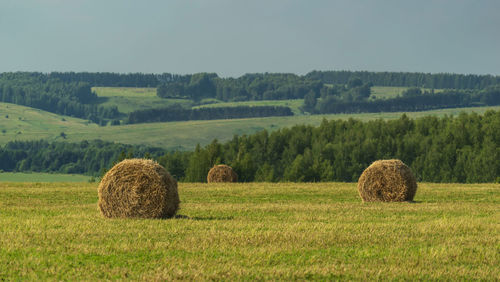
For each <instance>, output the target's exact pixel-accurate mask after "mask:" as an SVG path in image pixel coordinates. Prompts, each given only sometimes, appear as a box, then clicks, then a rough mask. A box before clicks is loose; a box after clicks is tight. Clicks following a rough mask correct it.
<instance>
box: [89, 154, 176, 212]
mask: <svg viewBox="0 0 500 282" xmlns="http://www.w3.org/2000/svg"><path fill="white" fill-rule="evenodd" d="M98 193H99V203H98V205H99V208H100V210H101V213H102V215H104V216H105V217H139V218H167V217H172V216H174V215H175V213H176V212H177V210H178V208H179V195H178V193H177V181H175V179H174V178H173V177H172V176H170V174H169V173H168V172H167V171H166V170H165V169H164V168H163V167H162V166H161V165H159V164H158V163H156V162H154V161H152V160H144V159H128V160H124V161H122V162H120V163H118V164H116V165H115V166H114V167H113V168H111V169H110V170H109V171H108V172H107V173H106V174H105V175H104V177H103V178H102V180H101V183H100V184H99V188H98Z"/></svg>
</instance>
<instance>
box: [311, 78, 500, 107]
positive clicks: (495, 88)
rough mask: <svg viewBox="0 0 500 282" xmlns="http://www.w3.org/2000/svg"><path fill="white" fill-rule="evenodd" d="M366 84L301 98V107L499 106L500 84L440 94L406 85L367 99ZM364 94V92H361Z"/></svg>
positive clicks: (446, 91) (445, 91)
mask: <svg viewBox="0 0 500 282" xmlns="http://www.w3.org/2000/svg"><path fill="white" fill-rule="evenodd" d="M363 88H365V89H369V88H367V85H366V84H365V85H363V86H360V87H354V88H350V89H347V90H345V91H343V92H334V93H333V94H330V93H328V94H327V95H324V96H322V98H321V100H318V99H317V98H316V96H314V95H307V96H306V97H305V98H304V105H303V109H304V110H305V111H308V112H311V113H316V114H318V113H319V114H333V113H366V112H403V111H412V112H413V111H425V110H432V109H443V108H462V107H478V106H495V105H500V85H492V86H488V87H486V88H485V89H483V90H444V91H442V92H440V93H434V91H432V90H431V91H427V90H426V91H422V90H421V89H420V88H409V89H408V90H406V91H404V92H403V93H402V95H400V96H398V97H395V98H391V99H375V100H371V99H368V97H369V95H370V94H369V93H370V91H369V90H366V91H364V90H363ZM361 93H365V94H361Z"/></svg>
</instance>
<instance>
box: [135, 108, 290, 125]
mask: <svg viewBox="0 0 500 282" xmlns="http://www.w3.org/2000/svg"><path fill="white" fill-rule="evenodd" d="M291 115H293V112H292V110H291V109H290V108H289V107H282V106H237V107H213V108H212V107H210V108H196V109H186V108H182V106H180V105H172V106H168V107H164V108H153V109H146V110H137V111H134V112H131V113H129V114H128V116H127V119H126V123H129V124H132V123H146V122H167V121H186V120H214V119H236V118H255V117H270V116H291Z"/></svg>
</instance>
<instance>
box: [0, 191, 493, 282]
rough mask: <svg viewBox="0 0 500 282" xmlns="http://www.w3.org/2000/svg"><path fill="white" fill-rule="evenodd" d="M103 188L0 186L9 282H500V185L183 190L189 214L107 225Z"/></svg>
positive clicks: (2, 251)
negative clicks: (401, 194) (402, 194)
mask: <svg viewBox="0 0 500 282" xmlns="http://www.w3.org/2000/svg"><path fill="white" fill-rule="evenodd" d="M96 187H97V184H88V183H81V184H74V183H73V184H70V183H47V184H41V183H31V184H26V183H25V184H19V183H2V184H0V227H1V228H0V230H1V231H0V265H1V266H2V267H1V268H0V278H6V279H19V278H21V279H78V280H89V279H91V280H94V279H145V280H152V279H193V280H194V279H231V280H236V279H335V278H345V279H377V278H383V279H412V280H413V279H444V280H457V279H458V280H470V279H500V269H499V267H498V265H500V225H499V223H500V211H499V209H498V206H499V204H500V193H499V192H500V185H494V184H481V185H455V184H425V183H424V184H421V185H420V187H419V190H418V191H417V195H416V197H415V201H416V202H415V203H362V202H361V200H360V199H359V196H358V194H357V190H356V185H355V184H352V183H348V184H342V183H321V184H294V183H282V184H270V183H250V184H194V183H180V184H179V194H180V196H181V201H182V202H181V210H180V212H179V214H180V216H178V217H177V218H175V219H170V220H137V219H113V220H110V219H105V218H102V217H101V216H100V214H99V211H98V209H97V191H96V189H97V188H96Z"/></svg>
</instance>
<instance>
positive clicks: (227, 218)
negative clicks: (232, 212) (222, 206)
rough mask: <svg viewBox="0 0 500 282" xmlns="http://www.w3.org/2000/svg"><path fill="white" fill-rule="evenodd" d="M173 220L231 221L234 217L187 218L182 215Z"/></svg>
mask: <svg viewBox="0 0 500 282" xmlns="http://www.w3.org/2000/svg"><path fill="white" fill-rule="evenodd" d="M174 218H175V219H190V220H232V219H234V216H203V217H202V216H193V217H190V216H187V215H183V214H178V215H176V216H174Z"/></svg>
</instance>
